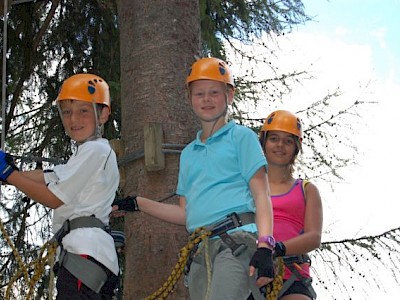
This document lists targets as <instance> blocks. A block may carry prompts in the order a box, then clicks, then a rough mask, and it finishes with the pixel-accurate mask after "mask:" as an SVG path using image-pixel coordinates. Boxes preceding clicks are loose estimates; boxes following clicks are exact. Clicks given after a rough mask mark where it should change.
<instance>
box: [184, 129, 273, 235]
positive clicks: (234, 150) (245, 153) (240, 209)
mask: <svg viewBox="0 0 400 300" xmlns="http://www.w3.org/2000/svg"><path fill="white" fill-rule="evenodd" d="M200 136H201V131H199V132H198V133H197V138H196V139H195V140H194V141H192V142H191V143H190V144H189V145H187V146H186V147H185V149H184V150H183V151H182V154H181V158H180V168H179V178H178V186H177V194H178V195H181V196H184V197H185V198H186V227H187V230H188V231H189V232H193V231H194V230H195V229H196V228H198V227H201V226H207V225H211V224H214V223H216V222H218V221H220V220H222V219H224V218H225V217H226V216H227V215H228V214H230V213H233V212H236V213H238V214H240V213H245V212H254V211H255V205H254V200H253V197H252V194H251V191H250V187H249V182H250V179H251V178H252V177H253V175H254V174H255V173H256V172H257V171H258V170H259V169H260V168H261V167H263V166H265V167H267V161H266V159H265V156H264V153H263V151H262V148H261V146H260V143H259V141H258V138H257V135H256V134H255V133H254V132H253V131H252V130H250V129H249V128H247V127H244V126H241V125H238V124H236V123H235V122H234V121H231V122H229V123H227V124H226V125H224V126H223V127H222V128H220V129H219V130H218V131H217V132H215V133H214V134H213V135H212V136H211V137H209V138H208V139H207V140H206V142H205V143H203V142H201V140H200ZM246 227H247V228H246V230H247V231H252V232H254V231H256V227H255V225H254V226H252V227H251V226H250V227H249V226H246ZM242 229H244V228H242Z"/></svg>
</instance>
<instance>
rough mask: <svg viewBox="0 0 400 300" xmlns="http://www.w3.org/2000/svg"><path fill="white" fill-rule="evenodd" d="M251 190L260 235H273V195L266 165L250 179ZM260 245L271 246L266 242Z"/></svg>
mask: <svg viewBox="0 0 400 300" xmlns="http://www.w3.org/2000/svg"><path fill="white" fill-rule="evenodd" d="M250 190H251V193H252V195H253V198H254V202H255V206H256V224H257V229H258V236H266V235H272V233H273V214H272V204H271V195H270V190H269V184H268V179H267V174H266V172H265V169H264V167H262V168H260V169H259V170H258V171H257V172H256V173H255V174H254V176H253V178H252V179H251V180H250ZM259 246H262V247H269V245H267V244H265V243H261V244H260V245H259Z"/></svg>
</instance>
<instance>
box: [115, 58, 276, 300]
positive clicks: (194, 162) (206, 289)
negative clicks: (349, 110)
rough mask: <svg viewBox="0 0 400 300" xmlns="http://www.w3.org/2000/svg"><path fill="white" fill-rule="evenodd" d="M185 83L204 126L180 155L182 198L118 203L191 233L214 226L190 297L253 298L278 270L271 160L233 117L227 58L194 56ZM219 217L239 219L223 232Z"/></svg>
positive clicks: (193, 274) (192, 277) (196, 260)
mask: <svg viewBox="0 0 400 300" xmlns="http://www.w3.org/2000/svg"><path fill="white" fill-rule="evenodd" d="M186 83H187V87H188V90H189V99H190V102H191V105H192V108H193V111H194V112H195V114H196V116H197V117H198V118H199V120H200V122H201V126H202V129H201V130H200V131H199V132H198V133H197V137H196V139H195V140H194V141H192V142H191V143H190V144H189V145H187V146H186V147H185V149H184V150H183V151H182V154H181V158H180V168H179V178H178V186H177V194H178V195H179V205H170V204H165V203H160V202H155V201H151V200H149V199H146V198H143V197H128V198H127V199H125V201H119V202H117V203H116V204H117V205H118V206H119V209H128V210H138V209H140V210H141V211H143V212H145V213H148V214H150V215H152V216H155V217H158V218H160V219H163V220H165V221H168V222H172V223H175V224H182V225H186V228H187V230H188V231H189V232H190V233H192V232H193V231H195V229H196V228H199V227H202V226H207V227H208V228H211V229H212V230H214V231H213V232H215V237H213V236H212V237H211V238H210V239H209V240H208V241H206V242H204V243H202V244H201V245H200V247H199V248H198V250H197V252H196V253H195V254H194V256H193V260H192V262H191V264H190V271H189V273H188V274H187V275H188V276H187V283H188V287H189V293H190V298H191V299H192V300H193V299H199V300H204V299H213V300H215V299H221V300H222V299H224V300H226V299H247V297H248V296H249V294H250V292H251V291H252V292H253V294H255V293H258V294H259V292H258V288H259V287H262V286H264V285H266V284H268V283H269V282H271V281H272V279H273V277H274V270H273V264H272V249H273V248H274V245H275V240H274V238H273V237H272V232H273V228H272V222H273V218H272V208H271V200H270V195H269V192H268V191H269V186H268V181H267V176H266V167H267V162H266V159H265V156H264V154H263V151H262V148H261V146H260V143H259V141H258V138H257V136H256V134H255V133H254V132H253V131H251V130H250V129H248V128H246V127H244V126H240V125H238V124H236V123H234V122H233V121H231V122H227V119H226V116H227V111H228V106H229V105H231V104H232V102H233V97H234V82H233V77H232V73H231V71H230V69H229V67H228V65H227V64H226V63H225V62H224V61H222V60H220V59H217V58H203V59H200V60H198V61H196V62H195V63H194V64H193V66H192V68H191V70H190V74H189V76H188V77H187V81H186ZM128 201H129V203H128ZM238 220H240V221H238ZM221 221H222V222H224V221H227V222H228V223H233V224H234V223H236V225H234V226H233V227H234V228H233V229H232V228H231V227H229V228H228V229H229V230H228V231H227V232H225V230H222V231H221V226H219V225H218V224H220V222H221ZM205 243H208V245H207V247H203V245H204V244H205ZM206 248H207V251H206V250H205V249H206ZM207 260H209V262H210V264H209V263H208V262H207ZM256 270H257V274H256V272H255V271H256ZM260 297H261V296H260Z"/></svg>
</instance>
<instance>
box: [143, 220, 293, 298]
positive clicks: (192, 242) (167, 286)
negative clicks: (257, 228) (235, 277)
mask: <svg viewBox="0 0 400 300" xmlns="http://www.w3.org/2000/svg"><path fill="white" fill-rule="evenodd" d="M210 235H211V231H209V230H206V229H205V227H200V228H197V229H196V230H195V231H194V232H193V233H192V234H191V235H190V237H189V242H188V243H187V244H186V245H185V246H184V247H183V248H181V249H180V250H179V259H178V262H177V263H176V264H175V267H174V268H173V269H172V272H171V274H170V275H169V276H168V279H167V280H166V281H165V282H164V284H163V285H162V286H161V287H160V288H159V289H158V290H157V291H155V292H154V293H153V294H151V295H150V296H148V297H146V298H144V300H154V299H157V300H164V299H166V298H167V297H168V295H169V294H170V293H171V292H172V291H173V289H174V287H175V284H176V282H177V281H178V280H179V278H180V277H181V275H182V273H183V270H184V269H185V266H186V262H187V259H188V257H189V254H190V252H191V250H192V249H193V248H194V247H195V246H197V245H198V244H199V243H200V242H202V241H204V242H205V247H207V246H208V243H207V241H208V237H209V236H210ZM206 250H207V249H206ZM207 252H208V251H206V253H207ZM276 264H277V266H276V269H277V272H276V276H275V278H274V280H273V281H272V284H270V285H268V287H267V296H266V300H276V299H277V296H278V293H279V291H280V290H281V288H282V286H283V273H284V270H285V265H284V262H283V259H282V258H281V257H279V258H277V260H276ZM207 272H211V266H209V265H208V264H207ZM208 277H210V274H208ZM209 279H210V278H208V280H209ZM208 292H209V291H208V288H207V293H208Z"/></svg>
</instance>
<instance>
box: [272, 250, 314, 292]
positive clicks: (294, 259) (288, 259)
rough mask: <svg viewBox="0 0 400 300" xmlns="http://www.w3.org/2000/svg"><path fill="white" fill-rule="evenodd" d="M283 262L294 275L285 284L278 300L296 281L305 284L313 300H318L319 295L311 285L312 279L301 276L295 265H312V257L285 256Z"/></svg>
mask: <svg viewBox="0 0 400 300" xmlns="http://www.w3.org/2000/svg"><path fill="white" fill-rule="evenodd" d="M283 262H284V263H285V266H286V267H287V268H288V269H289V270H290V271H291V272H292V275H291V276H290V277H289V279H288V280H286V281H285V283H284V284H283V286H282V288H281V290H280V291H279V293H278V299H279V297H282V295H283V294H284V293H285V292H286V291H287V290H288V289H289V288H290V287H291V286H292V284H293V283H294V282H295V281H296V279H298V280H300V281H301V282H303V284H304V285H305V286H306V287H307V289H308V291H309V292H310V294H311V296H312V298H313V299H316V298H317V293H316V292H315V290H314V288H313V287H312V285H311V282H312V278H310V277H305V276H303V275H301V274H300V272H299V271H298V270H297V269H296V267H295V266H294V264H303V263H311V259H310V257H309V256H308V255H307V254H303V255H298V256H296V255H295V256H284V257H283Z"/></svg>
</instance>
